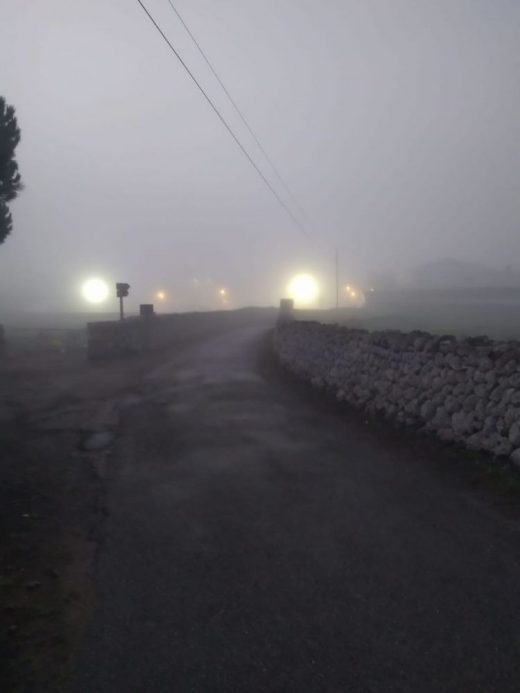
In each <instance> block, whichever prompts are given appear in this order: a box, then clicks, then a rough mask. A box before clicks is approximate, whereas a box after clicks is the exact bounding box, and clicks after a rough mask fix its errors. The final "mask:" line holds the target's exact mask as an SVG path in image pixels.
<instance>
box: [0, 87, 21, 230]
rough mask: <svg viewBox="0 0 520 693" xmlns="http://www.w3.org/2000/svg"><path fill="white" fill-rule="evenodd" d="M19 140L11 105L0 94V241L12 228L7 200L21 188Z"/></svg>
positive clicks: (9, 200) (18, 131) (11, 198)
mask: <svg viewBox="0 0 520 693" xmlns="http://www.w3.org/2000/svg"><path fill="white" fill-rule="evenodd" d="M19 141H20V128H19V127H18V123H17V121H16V115H15V110H14V108H13V106H8V105H7V103H6V101H5V99H4V97H3V96H0V243H3V242H4V241H5V239H6V238H7V236H8V235H9V234H10V232H11V229H12V228H13V220H12V217H11V212H10V211H9V206H8V204H7V203H8V202H11V200H14V198H15V197H16V196H17V195H18V193H19V192H20V190H21V189H22V179H21V177H20V174H19V172H18V164H17V163H16V160H15V158H14V150H15V149H16V147H17V145H18V142H19Z"/></svg>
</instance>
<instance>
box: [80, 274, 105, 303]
mask: <svg viewBox="0 0 520 693" xmlns="http://www.w3.org/2000/svg"><path fill="white" fill-rule="evenodd" d="M81 294H82V296H83V298H84V299H85V300H86V301H88V302H89V303H103V301H105V300H106V299H107V297H108V284H107V283H106V282H105V281H103V279H97V278H96V277H92V279H87V281H86V282H85V283H84V284H83V286H82V287H81Z"/></svg>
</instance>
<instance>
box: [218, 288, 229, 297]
mask: <svg viewBox="0 0 520 693" xmlns="http://www.w3.org/2000/svg"><path fill="white" fill-rule="evenodd" d="M218 292H219V294H220V295H221V296H227V291H226V289H219V291H218Z"/></svg>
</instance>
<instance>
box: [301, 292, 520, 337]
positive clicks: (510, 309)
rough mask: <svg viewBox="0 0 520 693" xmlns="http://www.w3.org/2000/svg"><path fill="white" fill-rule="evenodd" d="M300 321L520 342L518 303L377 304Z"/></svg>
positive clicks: (427, 300) (424, 300)
mask: <svg viewBox="0 0 520 693" xmlns="http://www.w3.org/2000/svg"><path fill="white" fill-rule="evenodd" d="M297 315H298V317H299V319H304V320H318V321H320V322H334V323H340V324H344V325H348V326H351V327H359V328H363V329H367V330H389V329H392V330H402V331H404V332H409V331H411V330H423V331H425V332H431V333H433V334H453V335H456V336H457V337H469V336H476V335H484V334H485V335H488V336H489V337H492V338H493V339H520V299H518V298H516V297H515V298H493V299H485V298H478V297H475V298H446V297H443V296H435V295H434V296H431V295H430V296H428V295H425V296H420V297H418V298H417V299H416V300H410V299H408V298H406V299H404V300H399V298H398V297H393V298H392V300H388V301H384V300H379V301H377V302H374V303H373V304H372V305H371V304H370V303H369V304H368V305H366V306H365V307H363V308H357V309H356V308H340V309H339V310H337V311H336V310H328V311H325V310H321V311H317V310H316V311H314V310H305V311H297Z"/></svg>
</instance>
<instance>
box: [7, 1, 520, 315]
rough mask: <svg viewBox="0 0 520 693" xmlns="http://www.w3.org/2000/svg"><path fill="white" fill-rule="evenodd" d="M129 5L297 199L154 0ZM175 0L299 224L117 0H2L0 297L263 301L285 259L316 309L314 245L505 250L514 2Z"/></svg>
mask: <svg viewBox="0 0 520 693" xmlns="http://www.w3.org/2000/svg"><path fill="white" fill-rule="evenodd" d="M146 5H147V7H148V8H149V10H150V12H151V13H152V14H153V15H154V17H155V18H156V20H157V22H158V23H159V24H160V26H161V27H162V29H163V30H164V32H165V33H166V34H167V35H168V37H169V39H170V40H171V42H172V44H173V45H174V46H175V47H176V49H177V50H178V51H179V53H180V54H181V55H182V57H183V59H184V60H185V61H186V63H187V64H188V65H189V67H190V69H191V70H192V71H193V73H194V74H195V75H196V76H197V79H199V80H200V82H201V84H202V85H203V87H204V88H205V89H206V90H207V92H208V94H209V96H210V97H211V98H212V99H213V100H214V102H215V104H216V105H217V107H218V108H219V109H220V110H221V112H222V114H223V116H224V117H225V118H226V120H227V121H228V122H229V124H230V126H231V127H232V129H233V130H234V131H235V133H236V135H237V137H239V139H240V140H241V141H242V142H243V144H244V146H245V147H246V148H247V150H248V151H249V152H250V154H251V156H252V157H253V158H254V160H255V162H257V165H258V166H259V167H260V168H261V169H262V171H263V172H264V175H265V176H267V177H268V179H269V180H270V181H271V184H272V185H273V186H274V187H275V188H276V190H277V191H278V193H279V194H280V195H281V196H282V197H283V198H284V200H285V202H286V204H287V205H288V206H290V207H291V209H292V210H293V211H294V214H299V212H298V209H297V208H296V206H295V205H294V204H293V201H292V199H291V198H290V197H288V196H287V195H286V193H285V191H284V189H283V188H282V187H281V186H280V183H279V181H278V180H277V178H276V177H275V176H274V174H273V172H272V170H271V169H270V168H269V166H268V164H267V163H266V162H265V160H264V159H263V158H262V155H261V152H259V150H258V148H257V147H256V145H255V143H254V141H253V140H252V138H251V136H250V135H249V133H248V132H247V130H246V128H245V127H244V125H243V123H242V122H241V121H240V119H239V118H238V116H237V114H236V113H235V112H234V111H233V108H232V107H231V105H230V104H229V102H228V101H227V100H226V97H225V95H224V94H223V93H222V91H221V89H220V88H219V86H218V84H217V83H216V82H215V80H214V78H213V76H212V75H211V73H210V71H209V70H208V68H207V66H206V65H205V63H204V61H203V60H202V58H201V56H200V55H199V54H198V53H197V50H196V48H195V47H194V45H193V44H192V43H191V41H190V39H189V36H188V35H187V34H186V32H185V30H184V29H183V27H182V25H181V24H180V23H179V21H178V19H177V18H176V16H175V15H174V13H173V12H172V10H171V8H170V6H169V4H168V2H167V0H147V2H146ZM176 6H177V8H178V10H179V11H180V12H181V13H182V15H183V17H184V19H185V21H186V22H187V23H188V25H189V26H190V28H191V30H192V31H193V33H194V34H195V36H196V37H197V39H198V40H199V41H200V44H201V45H202V47H203V48H204V50H205V51H206V53H207V55H208V57H209V58H210V60H211V61H212V63H213V65H214V67H215V69H216V70H217V71H218V72H219V74H220V76H221V77H222V79H223V81H224V82H225V84H226V86H227V87H228V89H229V90H230V92H231V94H232V95H233V97H234V99H235V100H236V101H237V103H238V104H239V106H240V107H241V109H242V110H243V112H244V114H245V115H246V117H247V118H248V120H249V122H250V124H251V126H252V127H253V129H254V131H255V133H256V134H257V136H258V137H259V139H260V140H261V142H262V144H263V145H264V147H265V148H266V150H267V151H268V152H269V154H270V156H271V158H272V159H273V161H275V162H276V164H277V166H278V168H279V170H280V172H281V174H282V175H283V177H284V179H285V180H286V181H287V182H288V183H289V185H290V188H291V190H292V192H293V194H294V196H295V198H296V199H297V200H298V201H299V203H300V205H301V206H302V207H303V208H304V210H305V217H304V218H303V219H302V225H303V226H304V228H305V231H306V233H303V232H302V230H301V229H300V228H299V227H298V226H296V225H295V224H294V222H293V221H292V219H291V218H290V216H289V215H288V214H287V213H286V212H285V210H284V209H283V208H282V207H281V206H280V204H279V203H278V202H277V200H276V199H275V197H274V196H273V195H272V193H271V192H270V191H269V189H268V188H267V186H266V185H265V183H264V182H263V181H262V179H261V178H260V176H259V175H258V173H257V172H256V171H255V170H254V168H253V167H252V166H251V165H250V163H249V162H248V161H247V159H246V158H245V156H244V155H243V153H242V152H241V151H240V149H239V148H238V147H237V145H236V143H235V142H234V141H233V139H232V138H231V137H230V135H229V133H228V132H227V131H226V129H225V128H224V127H223V125H222V123H221V122H220V121H219V119H218V118H217V117H216V115H215V113H214V112H213V111H212V109H211V108H210V107H209V105H208V103H207V102H206V101H205V99H204V98H203V96H202V95H201V93H200V91H199V90H198V89H197V87H196V86H195V84H194V83H193V82H192V81H191V80H190V78H189V76H188V75H187V74H186V72H185V71H184V69H183V68H182V66H181V65H180V64H179V62H178V61H177V60H176V58H175V57H174V55H173V54H172V53H171V52H170V51H169V49H168V47H167V46H166V44H165V43H164V41H163V40H162V39H161V37H160V35H159V34H158V33H157V31H156V30H155V29H154V27H153V25H152V24H151V23H150V21H149V20H148V18H147V17H146V15H145V14H144V12H143V11H142V9H141V7H140V6H139V4H138V3H137V2H135V1H130V0H112V1H111V2H110V3H108V2H106V1H105V0H75V2H70V0H46V1H45V2H42V1H41V0H40V1H37V0H2V6H1V9H0V94H1V95H3V96H5V97H6V99H7V101H8V103H9V104H12V105H13V106H15V108H16V112H17V117H18V122H19V125H20V127H21V130H22V141H21V144H20V146H19V147H18V150H17V160H18V163H19V167H20V171H21V173H22V177H23V181H24V184H25V189H24V191H23V192H22V193H21V195H20V196H19V198H18V199H17V200H16V201H15V202H13V203H12V206H11V209H12V212H13V218H14V229H13V232H12V234H11V236H10V237H9V238H8V239H7V240H6V242H5V243H4V244H3V245H2V246H0V296H1V299H0V309H2V310H4V311H9V310H13V309H20V310H31V311H61V310H63V311H71V310H85V309H86V305H85V303H84V301H83V300H82V298H81V296H80V293H79V287H80V285H81V282H82V281H83V280H84V279H86V278H88V277H91V276H99V277H102V278H104V279H106V280H107V281H108V282H110V283H113V282H116V281H124V282H128V283H130V285H131V295H130V299H129V307H130V308H132V307H134V308H135V306H136V305H137V304H139V303H141V302H149V301H153V296H154V293H155V292H156V291H157V290H158V289H163V290H165V291H167V292H168V296H169V299H168V303H167V305H166V304H165V308H167V309H171V310H185V309H192V308H203V307H212V306H214V305H217V301H216V298H215V295H216V294H215V292H216V290H217V287H221V286H224V287H226V289H227V290H228V291H229V295H230V300H231V304H232V305H235V306H240V305H251V304H258V305H268V304H275V303H277V302H278V300H279V298H280V296H282V295H283V293H284V291H285V287H286V284H287V282H288V280H289V279H290V277H291V276H292V275H293V274H294V273H295V272H297V271H308V272H311V273H313V274H315V275H316V276H317V277H318V279H319V281H320V284H321V287H322V301H323V303H324V304H327V303H330V302H332V300H333V294H334V249H335V248H338V250H339V255H340V275H341V278H342V279H345V280H346V279H350V278H354V280H355V281H358V282H363V281H370V279H371V277H372V276H375V275H376V274H377V273H381V272H383V271H385V272H390V273H392V274H393V275H394V276H396V277H397V278H403V277H404V278H406V277H408V276H411V275H410V272H413V268H414V267H417V266H418V265H422V264H425V263H430V262H432V261H434V260H436V259H439V258H455V259H459V260H463V261H465V262H467V263H475V264H478V265H483V266H490V267H493V268H497V269H498V270H501V269H502V268H504V267H505V266H506V265H509V266H513V268H519V267H520V261H519V260H518V258H519V257H520V234H519V219H520V195H519V191H518V181H519V180H520V119H519V117H518V116H519V113H520V87H519V85H520V82H519V79H518V77H519V70H520V5H519V4H518V2H515V1H514V0H511V2H509V1H507V0H493V1H491V0H489V1H488V2H484V1H483V0H457V1H456V2H454V1H453V0H439V1H437V2H434V3H433V2H417V0H395V1H394V2H391V3H390V2H387V1H386V0H357V1H348V0H298V1H296V0H271V1H268V2H262V3H258V2H253V1H252V0H221V1H220V2H214V0H192V1H191V2H188V1H187V0H178V2H177V3H176ZM200 285H203V286H204V287H206V288H204V290H203V291H202V290H201V289H197V288H196V286H200ZM201 292H202V293H201ZM109 303H110V302H109ZM109 307H110V309H112V310H115V309H116V308H117V305H116V301H115V297H114V299H113V303H111V304H110V306H109Z"/></svg>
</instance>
